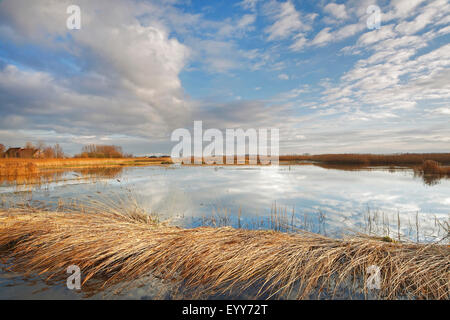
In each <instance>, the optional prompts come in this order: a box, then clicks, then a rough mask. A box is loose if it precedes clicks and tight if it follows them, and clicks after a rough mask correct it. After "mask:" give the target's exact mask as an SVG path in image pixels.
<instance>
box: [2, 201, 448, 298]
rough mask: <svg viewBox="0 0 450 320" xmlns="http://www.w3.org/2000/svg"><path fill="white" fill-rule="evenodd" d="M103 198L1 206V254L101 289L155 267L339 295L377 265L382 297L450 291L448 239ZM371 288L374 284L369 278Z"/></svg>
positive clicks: (204, 280)
mask: <svg viewBox="0 0 450 320" xmlns="http://www.w3.org/2000/svg"><path fill="white" fill-rule="evenodd" d="M100 208H101V210H94V209H93V208H83V209H82V210H80V211H79V212H76V211H69V212H64V213H62V212H38V211H35V212H33V211H30V210H27V211H26V212H25V211H23V210H8V211H0V254H1V256H2V257H3V258H4V260H6V261H7V262H8V263H9V265H10V266H11V268H12V269H13V270H14V271H18V272H22V273H24V274H28V275H31V274H42V275H44V274H45V276H46V277H47V278H48V279H55V280H61V281H62V280H65V279H66V277H67V274H66V272H65V271H66V268H67V267H68V266H70V265H77V266H79V267H80V268H81V270H82V274H83V281H84V282H83V287H84V288H91V290H104V289H106V288H109V287H111V286H114V285H118V284H120V283H123V282H129V281H133V280H138V279H140V278H142V277H144V276H146V275H149V274H152V275H154V276H157V277H159V278H161V279H164V280H172V281H179V282H182V283H183V286H185V287H186V288H189V289H192V290H193V292H201V293H202V294H211V295H212V294H218V293H219V294H220V293H226V292H229V291H231V290H233V291H240V292H242V291H245V290H246V289H248V288H250V287H252V288H254V289H255V288H256V291H255V292H254V298H260V297H264V298H271V297H273V298H283V297H290V298H292V297H294V298H298V299H302V298H308V297H311V295H312V294H317V296H319V295H320V293H321V292H327V293H328V295H329V296H330V297H332V296H333V294H334V293H336V292H337V290H339V287H340V286H341V285H342V284H343V283H346V282H348V281H350V282H351V283H358V282H359V283H361V279H366V278H367V274H366V271H367V268H368V267H369V266H371V265H376V266H378V267H379V268H380V269H381V290H379V291H378V292H377V293H378V294H379V297H381V298H384V299H396V298H399V297H407V298H419V299H449V298H450V287H449V286H450V285H449V280H450V247H449V246H446V245H439V244H431V245H424V244H412V243H400V242H393V241H383V239H375V238H370V237H365V236H358V237H354V238H346V239H331V238H328V237H324V236H320V235H317V234H312V233H307V232H302V233H298V234H292V233H291V234H288V233H281V232H276V231H261V230H244V229H234V228H230V227H222V228H210V227H201V228H196V229H183V228H178V227H173V226H170V225H167V224H164V223H160V222H159V221H158V220H157V219H155V218H153V217H151V216H148V215H147V214H145V212H143V211H141V210H138V209H136V208H133V209H132V210H128V211H123V210H121V206H118V207H116V208H113V209H108V208H107V207H104V208H103V207H100ZM380 240H381V241H380ZM93 287H94V289H92V288H93ZM362 290H363V292H364V293H365V294H367V293H368V289H367V287H366V286H365V283H364V281H362Z"/></svg>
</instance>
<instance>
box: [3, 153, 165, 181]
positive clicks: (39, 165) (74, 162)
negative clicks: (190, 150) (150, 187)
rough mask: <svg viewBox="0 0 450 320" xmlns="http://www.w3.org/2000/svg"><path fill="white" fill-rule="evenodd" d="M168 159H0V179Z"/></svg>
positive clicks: (148, 162) (145, 163) (158, 163)
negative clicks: (60, 170) (48, 171)
mask: <svg viewBox="0 0 450 320" xmlns="http://www.w3.org/2000/svg"><path fill="white" fill-rule="evenodd" d="M169 162H171V161H170V158H156V159H150V158H129V159H128V158H121V159H84V158H80V159H0V177H20V176H27V175H33V174H37V173H41V172H43V171H46V170H56V169H74V168H108V167H124V166H149V165H162V164H168V163H169Z"/></svg>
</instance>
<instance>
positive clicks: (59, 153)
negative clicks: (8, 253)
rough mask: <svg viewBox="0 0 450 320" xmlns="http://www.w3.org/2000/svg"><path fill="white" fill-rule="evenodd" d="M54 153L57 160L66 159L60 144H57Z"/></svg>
mask: <svg viewBox="0 0 450 320" xmlns="http://www.w3.org/2000/svg"><path fill="white" fill-rule="evenodd" d="M53 151H54V154H55V158H57V159H61V158H64V151H63V149H62V148H61V146H60V145H59V143H57V144H55V146H54V147H53Z"/></svg>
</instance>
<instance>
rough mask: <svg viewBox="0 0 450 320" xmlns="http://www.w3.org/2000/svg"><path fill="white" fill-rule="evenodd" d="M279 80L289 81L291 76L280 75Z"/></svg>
mask: <svg viewBox="0 0 450 320" xmlns="http://www.w3.org/2000/svg"><path fill="white" fill-rule="evenodd" d="M278 79H280V80H289V76H288V75H287V74H285V73H282V74H279V75H278Z"/></svg>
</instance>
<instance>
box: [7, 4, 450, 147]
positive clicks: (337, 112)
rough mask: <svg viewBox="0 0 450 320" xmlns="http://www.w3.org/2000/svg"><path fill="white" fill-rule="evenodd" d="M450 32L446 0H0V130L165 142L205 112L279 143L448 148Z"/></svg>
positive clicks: (65, 141) (75, 139) (222, 124)
mask: <svg viewBox="0 0 450 320" xmlns="http://www.w3.org/2000/svg"><path fill="white" fill-rule="evenodd" d="M71 4H77V5H78V6H79V7H80V9H81V23H82V28H81V30H68V29H67V28H66V20H67V18H68V17H69V15H68V14H67V13H66V9H67V7H68V6H69V5H71ZM371 5H376V6H378V7H379V9H380V13H381V25H380V28H379V29H370V28H369V27H368V25H367V21H368V19H370V17H371V13H370V12H369V13H367V12H368V11H367V9H368V8H369V6H371ZM449 32H450V4H449V1H446V0H434V1H427V0H392V1H372V0H371V1H366V0H362V1H357V0H350V1H333V2H332V1H300V0H291V1H277V0H267V1H263V0H244V1H225V0H220V1H200V0H198V1H176V0H171V1H144V0H142V1H138V0H136V1H134V0H109V1H106V0H96V1H87V0H78V1H64V0H62V1H54V0H36V1H32V2H30V1H27V0H3V1H2V2H0V143H3V144H5V145H7V146H15V145H23V144H24V142H25V141H34V142H37V141H38V140H41V141H44V142H46V143H49V144H53V143H57V142H58V143H61V144H62V145H63V147H64V149H65V150H66V151H67V152H68V153H72V154H73V153H76V152H77V151H79V150H80V148H81V146H82V145H83V144H86V143H102V144H111V143H114V144H120V145H123V146H124V149H125V150H126V151H128V152H133V153H135V154H145V153H169V152H170V149H171V147H172V146H173V143H172V142H170V134H171V132H172V131H173V130H174V129H176V128H191V127H192V125H193V121H194V120H203V123H204V127H205V128H218V129H225V128H244V129H246V128H255V129H258V128H267V127H268V128H279V129H280V138H281V141H280V148H281V153H305V152H309V153H326V152H333V153H338V152H374V153H381V152H424V151H437V152H444V151H446V152H448V151H449V146H450V125H449V123H450V121H449V120H450V103H449V101H450V72H449V69H450V44H449V42H450V41H449V39H450V36H449Z"/></svg>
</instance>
